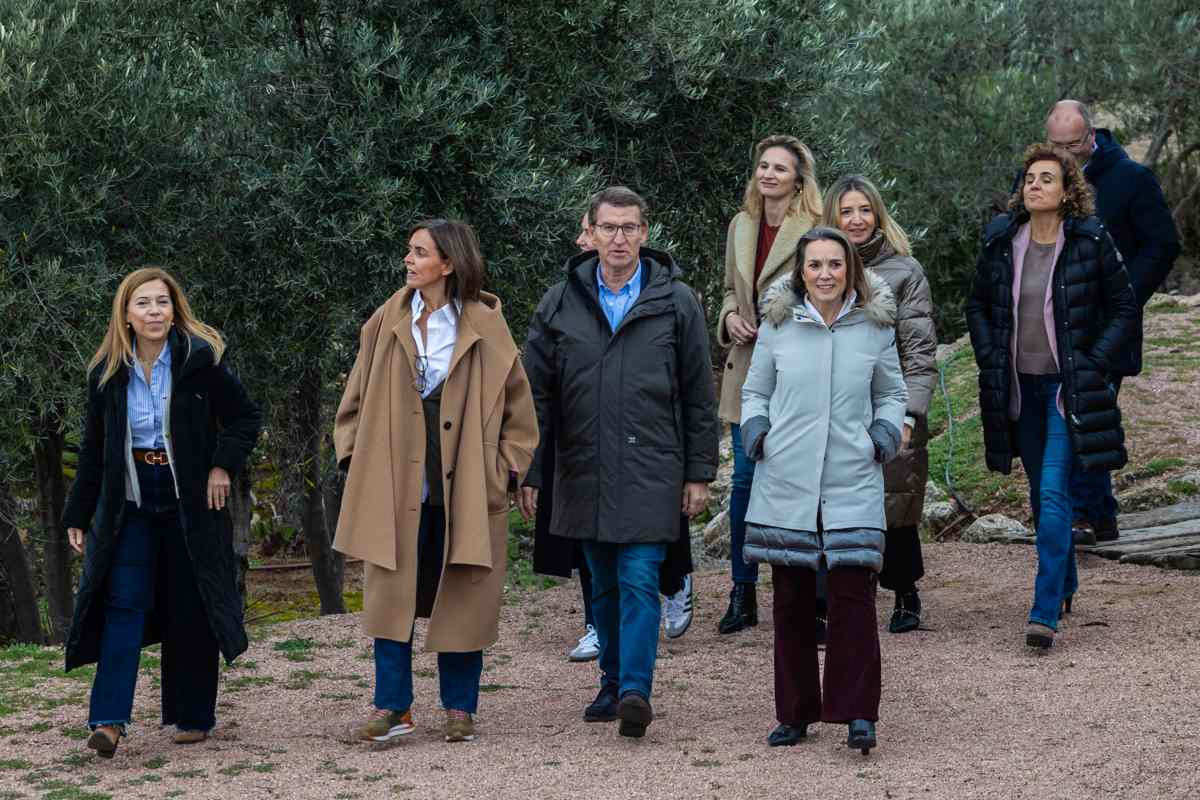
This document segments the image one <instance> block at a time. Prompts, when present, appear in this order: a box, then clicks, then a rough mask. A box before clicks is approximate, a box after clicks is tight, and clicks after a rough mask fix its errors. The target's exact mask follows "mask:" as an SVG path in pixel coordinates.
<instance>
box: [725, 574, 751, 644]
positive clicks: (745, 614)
mask: <svg viewBox="0 0 1200 800" xmlns="http://www.w3.org/2000/svg"><path fill="white" fill-rule="evenodd" d="M757 624H758V594H757V591H756V587H755V585H754V584H753V583H735V584H734V585H733V589H732V590H730V592H729V608H728V609H726V611H725V616H723V617H721V622H720V623H719V624H718V625H717V633H737V632H738V631H740V630H743V629H745V628H751V627H754V626H755V625H757Z"/></svg>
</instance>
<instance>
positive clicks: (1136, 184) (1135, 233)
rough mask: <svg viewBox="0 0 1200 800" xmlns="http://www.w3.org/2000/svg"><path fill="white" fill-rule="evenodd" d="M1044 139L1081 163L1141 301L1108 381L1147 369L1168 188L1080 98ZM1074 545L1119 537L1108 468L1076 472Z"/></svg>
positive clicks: (1053, 120) (1058, 115)
mask: <svg viewBox="0 0 1200 800" xmlns="http://www.w3.org/2000/svg"><path fill="white" fill-rule="evenodd" d="M1046 138H1047V140H1049V141H1050V142H1052V143H1054V144H1057V145H1060V146H1062V147H1065V148H1067V149H1068V150H1070V151H1071V153H1072V154H1073V155H1074V156H1075V159H1076V160H1077V161H1078V162H1079V165H1080V166H1081V167H1083V175H1084V177H1085V178H1086V179H1087V181H1088V183H1090V184H1091V185H1092V189H1093V190H1094V191H1095V193H1096V216H1098V217H1100V219H1101V220H1103V221H1104V227H1105V228H1107V229H1108V232H1109V234H1110V235H1111V236H1112V238H1113V242H1114V243H1115V244H1116V245H1117V250H1119V251H1120V253H1121V256H1122V257H1123V258H1124V260H1125V268H1126V270H1127V271H1128V272H1129V281H1130V283H1131V284H1132V285H1133V292H1134V295H1135V296H1136V298H1137V302H1138V324H1137V329H1136V331H1135V332H1134V336H1133V337H1132V338H1131V339H1130V341H1129V343H1128V344H1127V345H1126V347H1125V348H1124V349H1123V350H1122V352H1121V353H1119V354H1118V355H1117V364H1116V371H1115V372H1114V374H1113V375H1112V376H1111V381H1110V383H1111V384H1112V386H1113V387H1114V389H1115V390H1117V391H1119V390H1120V388H1121V378H1122V377H1124V376H1126V375H1137V374H1138V373H1139V372H1141V371H1142V319H1141V309H1142V308H1143V307H1144V306H1145V305H1146V302H1147V301H1148V300H1149V299H1150V296H1151V295H1152V294H1154V293H1155V292H1156V291H1158V288H1159V287H1160V286H1162V283H1163V281H1164V280H1166V278H1167V273H1169V272H1170V271H1171V265H1172V264H1173V263H1174V261H1175V257H1176V256H1178V255H1179V250H1180V244H1179V231H1178V230H1177V229H1176V228H1175V221H1174V220H1173V219H1172V218H1171V210H1170V209H1169V208H1168V207H1167V201H1166V198H1165V197H1164V196H1163V191H1162V187H1161V186H1159V184H1158V179H1157V178H1155V177H1154V173H1153V172H1151V171H1150V169H1149V168H1147V167H1145V166H1143V165H1141V164H1139V163H1138V162H1136V161H1134V160H1133V159H1131V158H1130V157H1129V156H1128V155H1127V154H1126V152H1125V150H1124V148H1122V147H1121V145H1120V144H1118V143H1117V140H1116V138H1115V137H1114V136H1113V135H1112V132H1111V131H1109V130H1106V129H1104V128H1094V127H1092V115H1091V113H1090V112H1089V111H1088V108H1087V106H1085V105H1084V104H1083V103H1080V102H1079V101H1078V100H1061V101H1059V102H1058V103H1056V104H1055V105H1054V107H1053V108H1052V109H1051V110H1050V115H1049V116H1048V117H1047V118H1046ZM1070 491H1071V499H1072V500H1073V502H1074V504H1075V520H1076V522H1075V527H1076V542H1078V543H1081V544H1095V542H1096V541H1097V540H1099V541H1111V540H1113V539H1116V538H1117V536H1118V531H1117V501H1116V500H1115V499H1114V498H1113V494H1112V477H1111V476H1110V474H1109V473H1108V472H1107V471H1105V470H1086V471H1085V470H1076V471H1075V472H1074V473H1072V475H1071V488H1070Z"/></svg>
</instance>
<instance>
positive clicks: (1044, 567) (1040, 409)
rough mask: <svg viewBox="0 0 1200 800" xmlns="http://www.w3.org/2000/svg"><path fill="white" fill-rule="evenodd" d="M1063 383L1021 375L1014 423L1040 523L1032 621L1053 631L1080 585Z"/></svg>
mask: <svg viewBox="0 0 1200 800" xmlns="http://www.w3.org/2000/svg"><path fill="white" fill-rule="evenodd" d="M1060 385H1061V381H1060V379H1059V376H1057V375H1024V374H1022V375H1021V376H1020V387H1021V416H1020V418H1018V420H1017V425H1016V445H1017V454H1018V455H1019V456H1020V457H1021V463H1022V464H1023V465H1024V467H1025V474H1026V475H1028V476H1029V502H1030V505H1031V506H1032V508H1033V520H1034V525H1035V526H1036V528H1037V554H1038V571H1037V580H1036V581H1035V582H1034V588H1033V608H1032V609H1031V610H1030V612H1029V621H1030V622H1037V623H1040V624H1042V625H1045V626H1046V627H1048V628H1051V629H1054V630H1057V629H1058V613H1059V609H1060V608H1061V606H1062V601H1063V599H1064V598H1067V597H1070V596H1071V595H1073V594H1075V590H1076V589H1078V588H1079V576H1078V573H1077V572H1076V568H1075V545H1074V543H1073V541H1072V539H1071V517H1072V508H1071V497H1070V493H1069V488H1068V487H1069V486H1070V480H1071V465H1072V462H1073V460H1074V456H1073V454H1072V452H1071V440H1070V435H1069V434H1068V432H1067V422H1066V420H1064V419H1063V417H1062V415H1061V414H1060V413H1059V412H1058V405H1057V396H1058V389H1059V386H1060Z"/></svg>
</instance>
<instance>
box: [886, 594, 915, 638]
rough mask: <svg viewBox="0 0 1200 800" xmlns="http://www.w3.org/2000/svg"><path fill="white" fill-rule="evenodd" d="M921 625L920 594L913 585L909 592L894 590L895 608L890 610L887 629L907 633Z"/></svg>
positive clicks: (892, 631)
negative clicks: (890, 616)
mask: <svg viewBox="0 0 1200 800" xmlns="http://www.w3.org/2000/svg"><path fill="white" fill-rule="evenodd" d="M920 626H921V596H920V595H919V594H917V590H916V588H915V587H914V588H913V590H912V591H910V592H896V610H895V611H893V612H892V619H891V622H889V623H888V631H889V632H891V633H908V632H909V631H915V630H916V629H917V628H919V627H920Z"/></svg>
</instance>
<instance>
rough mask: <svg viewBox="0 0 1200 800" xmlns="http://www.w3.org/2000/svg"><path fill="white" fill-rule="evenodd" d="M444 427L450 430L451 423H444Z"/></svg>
mask: <svg viewBox="0 0 1200 800" xmlns="http://www.w3.org/2000/svg"><path fill="white" fill-rule="evenodd" d="M442 427H443V428H445V429H446V430H450V423H449V422H446V423H443V424H442Z"/></svg>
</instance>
